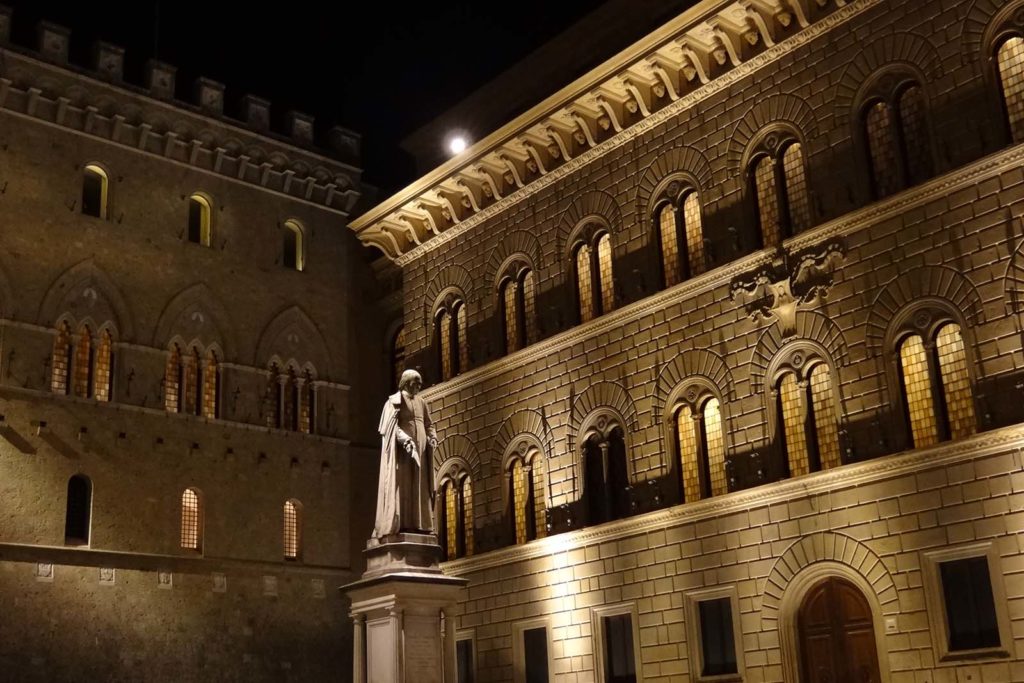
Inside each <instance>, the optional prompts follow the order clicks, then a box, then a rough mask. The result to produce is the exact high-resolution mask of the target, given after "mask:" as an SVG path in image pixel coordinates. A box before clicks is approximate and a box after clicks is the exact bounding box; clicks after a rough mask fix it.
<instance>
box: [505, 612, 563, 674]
mask: <svg viewBox="0 0 1024 683" xmlns="http://www.w3.org/2000/svg"><path fill="white" fill-rule="evenodd" d="M550 633H551V625H550V623H549V622H548V619H547V617H542V618H539V619H531V620H529V621H521V622H518V623H516V624H514V625H513V626H512V661H513V671H512V674H513V675H512V680H513V682H514V683H548V681H550V680H551V671H552V669H553V667H554V664H553V662H552V660H551V653H552V646H551V643H550V641H549V640H548V638H549V634H550Z"/></svg>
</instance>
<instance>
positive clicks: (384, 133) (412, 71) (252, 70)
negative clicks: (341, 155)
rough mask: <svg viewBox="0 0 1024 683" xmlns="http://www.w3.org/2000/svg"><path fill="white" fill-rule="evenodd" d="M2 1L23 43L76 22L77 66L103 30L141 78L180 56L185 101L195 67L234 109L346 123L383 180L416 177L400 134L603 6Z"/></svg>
mask: <svg viewBox="0 0 1024 683" xmlns="http://www.w3.org/2000/svg"><path fill="white" fill-rule="evenodd" d="M0 2H3V3H4V4H7V5H8V6H10V7H12V8H13V9H14V40H15V42H17V43H20V44H22V45H29V46H33V47H34V46H35V25H36V22H37V21H38V20H39V19H46V20H49V21H52V22H55V23H58V24H62V25H64V26H67V27H68V28H70V29H71V31H72V33H71V59H72V62H75V63H77V64H80V65H91V49H92V43H93V41H94V40H96V39H101V40H105V41H107V42H110V43H114V44H116V45H121V46H123V47H125V48H126V50H127V53H126V79H127V80H128V81H130V82H133V83H137V84H141V83H142V73H143V65H144V63H145V61H146V59H147V58H149V57H153V56H156V57H157V58H158V59H161V60H163V61H165V62H168V63H170V64H173V65H175V66H177V67H178V91H179V97H180V98H182V99H189V100H190V99H191V93H192V82H193V80H194V79H195V78H196V77H197V76H200V75H202V76H207V77H209V78H213V79H214V80H217V81H220V82H222V83H224V84H226V86H227V93H226V96H227V113H228V114H229V115H236V114H237V102H238V99H239V98H240V97H241V96H242V95H244V94H246V93H252V94H255V95H258V96H261V97H265V98H267V99H270V100H271V101H272V102H273V105H274V109H273V112H274V116H275V119H276V120H277V121H278V129H281V128H282V126H280V122H281V121H283V118H284V112H285V111H286V110H287V109H288V108H295V109H297V110H299V111H305V112H308V113H310V114H313V115H314V116H316V118H317V126H318V128H320V129H326V128H327V127H329V126H330V125H331V124H335V123H338V124H341V125H344V126H346V127H348V128H351V129H353V130H355V131H356V132H358V133H360V134H362V136H363V158H364V163H363V166H364V168H365V171H366V175H365V177H366V179H367V180H368V181H369V182H371V183H374V184H377V185H379V186H381V187H382V189H385V190H387V189H392V188H396V187H398V186H400V185H401V184H403V183H404V182H406V181H408V180H410V179H411V178H410V177H409V176H410V174H411V166H409V165H408V164H407V163H405V161H404V159H403V156H402V154H401V153H400V152H399V150H398V143H399V141H400V140H401V139H402V138H403V137H404V136H405V135H406V134H407V133H409V132H411V131H413V130H415V129H416V128H418V127H419V126H421V125H422V124H424V123H426V122H428V121H429V120H430V119H432V118H433V117H434V116H436V115H437V114H439V113H440V112H443V111H444V110H446V109H447V108H448V107H450V106H451V105H453V104H455V103H456V102H458V101H459V100H460V99H462V98H463V97H465V96H466V95H468V94H469V93H471V92H473V90H475V89H476V88H477V87H478V86H479V85H481V84H482V83H484V82H486V81H487V80H488V79H490V78H492V77H493V76H495V75H496V74H498V73H500V72H501V71H502V70H504V69H505V68H507V67H508V66H510V65H511V64H513V63H515V62H516V61H518V60H519V59H521V58H522V57H524V56H525V55H527V54H529V52H531V51H532V50H533V49H535V48H536V47H538V46H539V45H541V44H542V43H543V42H544V41H545V40H547V39H549V38H551V37H553V36H554V35H556V34H558V33H559V32H560V31H561V30H563V29H564V28H566V27H567V26H569V25H570V24H572V23H573V22H574V21H575V20H576V19H577V18H579V17H581V16H583V15H584V14H586V12H587V11H589V10H591V9H593V8H594V7H596V6H597V5H599V4H600V3H599V0H557V2H552V1H550V0H549V1H548V2H543V1H542V0H521V1H520V2H517V3H515V4H513V5H508V4H501V3H485V2H448V3H444V4H439V5H433V4H431V3H411V4H405V3H402V4H399V3H394V2H379V1H376V2H375V1H374V0H370V1H369V2H359V3H354V2H347V3H339V2H334V3H324V2H310V1H308V0H291V1H289V2H279V3H268V6H270V7H274V8H275V9H274V10H273V11H261V10H257V9H255V7H256V4H255V3H251V4H250V3H245V4H241V3H238V4H236V5H235V7H228V6H223V5H217V4H216V3H213V2H196V1H194V0H179V1H178V2H169V1H168V0H163V2H156V1H154V0H138V1H137V2H121V1H114V2H107V3H98V4H97V3H91V2H83V1H78V2H56V1H53V0H0ZM232 4H234V3H232ZM238 7H243V8H245V9H243V10H241V11H240V10H239V9H237V8H238Z"/></svg>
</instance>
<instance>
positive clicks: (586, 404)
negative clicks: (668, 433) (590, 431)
mask: <svg viewBox="0 0 1024 683" xmlns="http://www.w3.org/2000/svg"><path fill="white" fill-rule="evenodd" d="M599 408H610V409H612V410H613V411H614V412H615V413H617V414H618V415H620V416H621V417H622V419H623V420H624V422H625V424H623V427H625V428H627V429H628V430H629V431H630V432H631V433H632V434H636V433H637V432H639V431H640V429H639V423H638V422H637V413H636V406H635V405H634V404H633V399H632V398H631V397H630V395H629V392H628V391H626V390H625V389H624V388H622V387H621V386H620V385H619V384H618V383H616V382H597V383H596V384H591V385H590V386H588V387H587V388H586V390H584V391H583V393H581V394H580V395H578V396H577V397H576V400H575V401H573V404H572V429H571V431H570V437H575V436H576V434H578V433H579V430H580V427H581V426H582V425H583V420H584V419H586V417H587V416H588V415H590V414H592V413H593V412H594V411H596V410H598V409H599ZM628 437H629V435H627V438H628ZM570 448H571V445H570Z"/></svg>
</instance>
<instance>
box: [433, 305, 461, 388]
mask: <svg viewBox="0 0 1024 683" xmlns="http://www.w3.org/2000/svg"><path fill="white" fill-rule="evenodd" d="M466 325H467V322H466V303H465V302H464V301H463V300H462V299H461V298H460V297H459V296H458V295H456V294H454V293H452V294H449V295H448V296H447V297H445V299H444V300H443V301H442V302H441V304H440V306H439V307H438V309H437V311H436V312H435V313H434V327H435V333H434V334H435V342H434V346H435V348H436V349H437V365H438V368H439V369H440V371H441V381H442V382H443V381H446V380H449V379H451V378H452V377H455V376H456V375H458V374H459V373H460V372H464V371H465V370H467V369H469V340H468V338H467V329H466Z"/></svg>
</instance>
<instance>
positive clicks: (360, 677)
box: [352, 614, 366, 683]
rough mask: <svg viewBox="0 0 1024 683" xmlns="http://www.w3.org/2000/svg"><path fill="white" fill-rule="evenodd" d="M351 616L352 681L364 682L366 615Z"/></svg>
mask: <svg viewBox="0 0 1024 683" xmlns="http://www.w3.org/2000/svg"><path fill="white" fill-rule="evenodd" d="M352 618H353V620H354V628H353V633H352V649H353V652H352V681H353V683H366V640H365V638H366V615H365V614H354V615H352Z"/></svg>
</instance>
